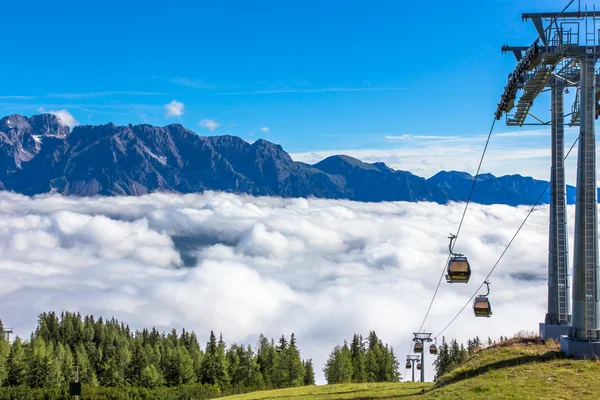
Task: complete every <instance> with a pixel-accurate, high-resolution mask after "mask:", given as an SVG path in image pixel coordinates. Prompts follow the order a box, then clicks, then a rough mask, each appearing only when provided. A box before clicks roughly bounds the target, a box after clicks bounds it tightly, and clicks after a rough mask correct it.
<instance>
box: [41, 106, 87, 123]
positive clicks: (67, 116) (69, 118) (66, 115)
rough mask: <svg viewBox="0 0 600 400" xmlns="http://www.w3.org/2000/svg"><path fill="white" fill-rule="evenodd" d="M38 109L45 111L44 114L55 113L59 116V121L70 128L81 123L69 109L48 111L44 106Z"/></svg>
mask: <svg viewBox="0 0 600 400" xmlns="http://www.w3.org/2000/svg"><path fill="white" fill-rule="evenodd" d="M37 111H38V112H40V113H43V114H46V113H47V114H52V115H55V116H56V117H57V118H58V121H59V122H60V123H61V124H62V125H63V126H68V127H69V128H73V127H74V126H77V125H79V122H78V121H77V120H76V119H75V117H73V115H71V113H70V112H69V111H67V110H58V111H54V110H50V111H46V110H44V109H43V108H42V107H40V108H38V110H37Z"/></svg>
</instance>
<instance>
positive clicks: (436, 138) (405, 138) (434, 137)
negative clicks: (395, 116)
mask: <svg viewBox="0 0 600 400" xmlns="http://www.w3.org/2000/svg"><path fill="white" fill-rule="evenodd" d="M385 139H386V140H408V139H427V140H453V139H459V137H458V136H435V135H399V136H397V135H387V136H385Z"/></svg>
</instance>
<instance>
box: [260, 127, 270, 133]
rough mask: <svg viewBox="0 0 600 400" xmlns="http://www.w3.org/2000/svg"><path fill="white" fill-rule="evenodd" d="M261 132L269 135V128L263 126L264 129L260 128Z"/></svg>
mask: <svg viewBox="0 0 600 400" xmlns="http://www.w3.org/2000/svg"><path fill="white" fill-rule="evenodd" d="M260 130H261V131H263V132H264V133H269V127H268V126H263V127H262V128H260Z"/></svg>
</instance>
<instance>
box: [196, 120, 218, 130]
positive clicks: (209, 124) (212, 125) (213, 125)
mask: <svg viewBox="0 0 600 400" xmlns="http://www.w3.org/2000/svg"><path fill="white" fill-rule="evenodd" d="M198 125H199V126H201V127H202V128H206V129H208V130H209V131H211V132H212V131H214V130H215V129H217V128H218V127H219V126H221V124H220V123H219V122H217V121H215V120H214V119H203V120H201V121H200V122H199V123H198Z"/></svg>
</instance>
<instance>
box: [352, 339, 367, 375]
mask: <svg viewBox="0 0 600 400" xmlns="http://www.w3.org/2000/svg"><path fill="white" fill-rule="evenodd" d="M350 353H351V357H352V382H359V383H360V382H365V381H366V379H367V378H366V371H365V351H364V344H363V343H362V336H359V335H357V334H356V333H355V334H354V336H353V337H352V344H351V345H350Z"/></svg>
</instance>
